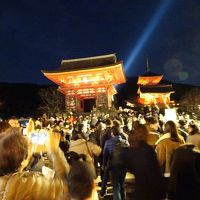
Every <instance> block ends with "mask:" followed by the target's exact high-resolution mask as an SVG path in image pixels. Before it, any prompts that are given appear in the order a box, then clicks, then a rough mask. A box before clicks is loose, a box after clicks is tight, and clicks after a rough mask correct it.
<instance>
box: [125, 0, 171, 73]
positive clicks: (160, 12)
mask: <svg viewBox="0 0 200 200" xmlns="http://www.w3.org/2000/svg"><path fill="white" fill-rule="evenodd" d="M171 2H172V0H162V1H161V5H160V6H159V7H158V9H157V11H156V13H155V14H154V16H153V17H152V19H151V20H150V23H149V24H148V26H147V28H146V29H145V30H144V33H143V34H142V36H141V37H140V38H139V40H138V42H137V43H136V45H135V46H134V48H133V51H132V53H131V55H130V57H129V58H128V60H127V62H126V63H125V71H126V72H127V71H128V70H129V69H130V66H131V65H132V64H133V63H134V61H135V59H136V57H137V56H138V54H139V53H140V51H141V50H142V48H143V46H144V45H145V43H146V42H147V40H148V39H149V37H150V36H151V34H152V33H153V31H154V30H155V29H156V27H157V26H158V24H159V22H160V21H161V19H162V17H163V16H164V14H165V13H166V11H167V9H168V8H169V6H170V4H171Z"/></svg>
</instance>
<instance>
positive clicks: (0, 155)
mask: <svg viewBox="0 0 200 200" xmlns="http://www.w3.org/2000/svg"><path fill="white" fill-rule="evenodd" d="M8 133H9V134H8ZM27 156H28V142H27V140H26V139H25V138H24V137H23V136H22V135H21V133H20V129H19V128H10V129H8V130H7V131H6V132H4V133H2V134H1V136H0V176H2V175H5V174H9V173H14V172H16V171H17V170H18V169H19V168H20V167H21V164H22V161H24V160H25V159H26V158H27Z"/></svg>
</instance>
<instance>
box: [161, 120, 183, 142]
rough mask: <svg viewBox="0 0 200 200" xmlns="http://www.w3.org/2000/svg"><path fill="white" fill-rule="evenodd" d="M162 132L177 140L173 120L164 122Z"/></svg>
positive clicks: (176, 131)
mask: <svg viewBox="0 0 200 200" xmlns="http://www.w3.org/2000/svg"><path fill="white" fill-rule="evenodd" d="M164 132H165V133H170V135H171V139H172V140H174V141H179V137H178V130H177V126H176V124H175V123H174V122H173V121H171V120H170V121H167V122H166V124H165V129H164Z"/></svg>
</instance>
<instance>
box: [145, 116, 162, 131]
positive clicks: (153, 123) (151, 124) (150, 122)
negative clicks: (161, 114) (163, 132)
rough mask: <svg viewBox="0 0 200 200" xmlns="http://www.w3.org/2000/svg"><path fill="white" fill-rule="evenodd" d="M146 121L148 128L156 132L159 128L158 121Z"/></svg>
mask: <svg viewBox="0 0 200 200" xmlns="http://www.w3.org/2000/svg"><path fill="white" fill-rule="evenodd" d="M146 121H147V124H148V125H149V127H150V128H153V129H155V130H158V127H159V123H158V120H156V119H155V118H154V117H148V118H147V119H146Z"/></svg>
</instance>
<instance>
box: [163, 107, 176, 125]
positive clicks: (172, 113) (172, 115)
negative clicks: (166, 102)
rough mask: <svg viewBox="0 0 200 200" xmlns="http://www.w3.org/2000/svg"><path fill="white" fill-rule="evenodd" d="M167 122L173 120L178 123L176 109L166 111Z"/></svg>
mask: <svg viewBox="0 0 200 200" xmlns="http://www.w3.org/2000/svg"><path fill="white" fill-rule="evenodd" d="M164 119H165V122H167V121H169V120H172V121H174V122H176V119H177V115H176V110H175V109H165V117H164Z"/></svg>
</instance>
